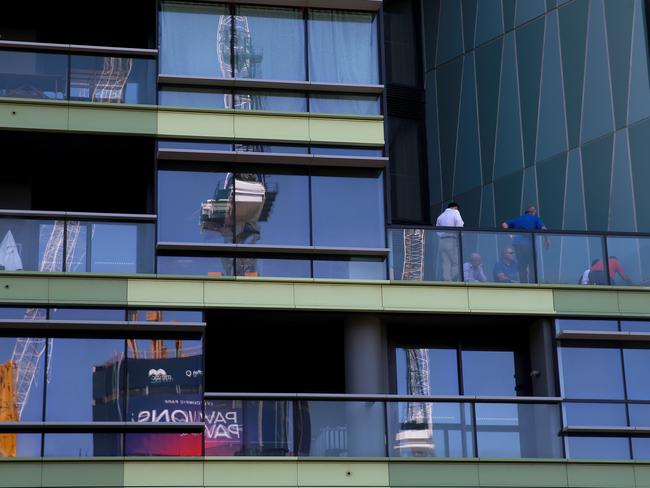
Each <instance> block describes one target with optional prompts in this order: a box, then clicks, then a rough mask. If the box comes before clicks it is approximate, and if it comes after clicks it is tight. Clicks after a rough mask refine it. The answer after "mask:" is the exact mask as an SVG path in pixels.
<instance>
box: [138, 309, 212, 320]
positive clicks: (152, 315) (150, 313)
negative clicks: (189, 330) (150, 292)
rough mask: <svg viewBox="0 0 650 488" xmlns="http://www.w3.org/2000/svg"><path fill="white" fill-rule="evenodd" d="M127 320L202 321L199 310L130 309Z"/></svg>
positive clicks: (201, 314) (201, 313)
mask: <svg viewBox="0 0 650 488" xmlns="http://www.w3.org/2000/svg"><path fill="white" fill-rule="evenodd" d="M129 320H131V321H145V322H160V321H162V322H203V312H202V311H201V310H131V311H129Z"/></svg>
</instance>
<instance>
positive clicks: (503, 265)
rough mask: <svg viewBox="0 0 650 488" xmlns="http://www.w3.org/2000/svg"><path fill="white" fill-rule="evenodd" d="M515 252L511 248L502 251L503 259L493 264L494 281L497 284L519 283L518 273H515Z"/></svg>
mask: <svg viewBox="0 0 650 488" xmlns="http://www.w3.org/2000/svg"><path fill="white" fill-rule="evenodd" d="M514 256H515V252H514V251H513V250H512V248H511V247H507V248H505V249H504V250H503V257H502V258H501V259H500V260H499V261H497V262H496V263H494V270H493V271H492V273H493V275H494V281H496V282H497V283H519V273H518V272H517V260H516V259H515V257H514Z"/></svg>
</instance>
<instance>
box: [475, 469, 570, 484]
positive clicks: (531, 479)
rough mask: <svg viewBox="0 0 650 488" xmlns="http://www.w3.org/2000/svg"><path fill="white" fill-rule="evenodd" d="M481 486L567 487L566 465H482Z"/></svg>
mask: <svg viewBox="0 0 650 488" xmlns="http://www.w3.org/2000/svg"><path fill="white" fill-rule="evenodd" d="M478 476H479V481H480V484H481V486H503V487H506V486H512V487H520V488H523V487H528V486H534V487H544V488H551V487H566V486H567V485H568V481H567V471H566V465H565V464H562V463H553V464H550V463H549V464H546V463H531V464H524V463H480V464H479V466H478Z"/></svg>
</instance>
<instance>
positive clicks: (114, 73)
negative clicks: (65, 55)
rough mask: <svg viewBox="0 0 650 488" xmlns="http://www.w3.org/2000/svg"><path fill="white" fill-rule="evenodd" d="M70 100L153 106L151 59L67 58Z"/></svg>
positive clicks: (152, 67) (154, 95)
mask: <svg viewBox="0 0 650 488" xmlns="http://www.w3.org/2000/svg"><path fill="white" fill-rule="evenodd" d="M70 100H81V101H87V102H105V103H143V104H149V105H153V104H155V103H156V61H155V60H154V59H134V58H117V57H108V56H70Z"/></svg>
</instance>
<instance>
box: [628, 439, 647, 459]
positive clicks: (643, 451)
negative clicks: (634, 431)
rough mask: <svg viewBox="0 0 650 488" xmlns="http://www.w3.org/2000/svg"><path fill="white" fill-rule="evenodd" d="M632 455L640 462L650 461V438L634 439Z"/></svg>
mask: <svg viewBox="0 0 650 488" xmlns="http://www.w3.org/2000/svg"><path fill="white" fill-rule="evenodd" d="M632 453H633V456H634V459H638V460H648V459H650V438H648V437H632Z"/></svg>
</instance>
